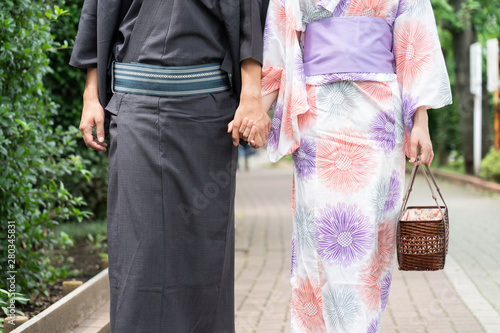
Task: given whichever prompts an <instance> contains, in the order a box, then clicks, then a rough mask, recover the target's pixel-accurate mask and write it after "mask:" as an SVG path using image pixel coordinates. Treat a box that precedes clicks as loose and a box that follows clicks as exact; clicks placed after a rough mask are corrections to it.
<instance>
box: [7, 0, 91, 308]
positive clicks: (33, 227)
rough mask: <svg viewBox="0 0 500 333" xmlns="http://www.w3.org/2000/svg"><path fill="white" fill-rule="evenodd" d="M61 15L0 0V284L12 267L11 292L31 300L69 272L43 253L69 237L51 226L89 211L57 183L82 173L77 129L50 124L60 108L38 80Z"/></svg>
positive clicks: (30, 0)
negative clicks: (23, 295) (13, 284)
mask: <svg viewBox="0 0 500 333" xmlns="http://www.w3.org/2000/svg"><path fill="white" fill-rule="evenodd" d="M62 14H64V11H63V10H61V9H60V8H58V7H57V6H53V5H50V4H47V3H45V2H42V1H38V0H2V1H1V2H0V40H1V41H2V45H1V47H0V170H1V173H0V216H1V218H0V219H1V220H0V234H1V235H2V237H0V269H1V275H0V280H1V283H0V288H2V289H5V290H9V288H6V287H4V285H5V283H7V280H6V278H7V275H8V274H9V273H8V272H9V271H15V272H16V273H15V289H16V292H17V293H19V292H21V293H23V294H27V295H30V296H31V298H32V299H33V298H34V297H35V296H36V295H37V294H38V293H39V292H43V293H46V290H47V289H46V288H47V285H48V284H49V283H50V282H53V281H55V280H56V279H58V278H60V277H63V276H65V274H66V272H65V270H64V268H63V269H59V268H54V267H53V266H51V264H50V259H49V258H48V253H49V251H50V250H51V249H53V248H54V247H55V246H62V247H64V246H65V245H69V244H71V243H72V242H71V240H70V239H69V237H68V236H67V235H66V234H64V233H62V232H58V233H56V232H55V231H54V229H55V228H54V227H55V226H56V225H57V224H58V223H59V222H60V221H63V220H66V219H69V218H73V219H78V220H82V219H83V218H84V217H85V216H86V215H88V213H87V212H85V211H81V210H80V208H81V206H82V205H84V201H83V199H82V198H81V197H76V196H74V195H72V193H71V192H70V191H68V190H67V188H66V187H65V184H64V182H63V181H62V179H64V177H67V176H69V175H76V174H83V175H86V174H87V171H86V170H85V168H84V166H83V165H82V159H81V157H80V156H78V155H75V154H74V150H75V146H76V138H77V137H78V135H79V133H78V130H77V129H76V128H75V127H71V128H68V129H63V127H62V126H53V121H52V120H51V116H53V115H55V114H56V110H57V107H56V104H55V103H53V102H52V101H51V99H50V98H49V97H48V96H47V94H46V91H45V89H44V85H43V77H44V76H45V75H46V74H47V73H49V72H50V67H49V60H48V56H47V54H48V53H49V52H52V51H54V50H55V49H57V48H58V47H59V46H60V45H58V44H57V43H55V42H54V39H53V36H51V32H50V25H51V23H52V22H54V21H55V20H56V19H57V18H58V17H59V16H61V15H62ZM11 234H13V235H14V237H11V238H8V237H7V235H11ZM9 237H10V236H9ZM9 251H10V252H9ZM9 286H10V284H9ZM3 296H4V295H2V298H3Z"/></svg>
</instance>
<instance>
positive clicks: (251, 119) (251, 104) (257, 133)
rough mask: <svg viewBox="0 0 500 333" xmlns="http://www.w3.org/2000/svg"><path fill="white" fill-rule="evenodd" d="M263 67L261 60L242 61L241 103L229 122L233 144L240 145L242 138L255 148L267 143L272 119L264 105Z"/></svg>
mask: <svg viewBox="0 0 500 333" xmlns="http://www.w3.org/2000/svg"><path fill="white" fill-rule="evenodd" d="M261 72H262V68H261V65H260V63H259V62H257V61H255V60H253V59H245V60H243V61H242V63H241V80H242V91H241V96H240V105H239V106H238V109H236V112H235V114H234V119H233V121H231V122H230V123H229V124H228V133H229V132H232V136H233V144H234V145H235V146H237V145H238V143H239V141H240V138H241V139H243V140H246V141H249V142H250V144H251V145H252V147H253V148H260V147H262V146H264V145H265V144H266V140H267V136H268V134H269V131H270V130H271V120H270V119H269V116H268V115H267V112H266V111H265V110H264V109H263V107H262V98H261V95H260V78H261Z"/></svg>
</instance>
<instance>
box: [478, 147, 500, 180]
mask: <svg viewBox="0 0 500 333" xmlns="http://www.w3.org/2000/svg"><path fill="white" fill-rule="evenodd" d="M480 170H481V171H480V176H481V178H484V179H486V180H491V181H494V182H497V183H500V151H496V150H495V148H491V150H490V152H489V153H488V155H486V156H485V157H484V158H483V160H482V162H481V169H480Z"/></svg>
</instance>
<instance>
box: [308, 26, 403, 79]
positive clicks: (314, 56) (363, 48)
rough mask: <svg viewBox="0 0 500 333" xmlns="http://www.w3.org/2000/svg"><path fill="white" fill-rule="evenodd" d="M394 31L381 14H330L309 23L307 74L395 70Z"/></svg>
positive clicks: (390, 71) (391, 71) (385, 71)
mask: <svg viewBox="0 0 500 333" xmlns="http://www.w3.org/2000/svg"><path fill="white" fill-rule="evenodd" d="M393 61H394V55H393V53H392V32H391V28H390V26H389V24H388V23H387V22H386V21H385V20H384V19H381V18H378V17H331V18H327V19H323V20H319V21H315V22H311V23H309V24H308V25H307V29H306V31H305V33H304V72H305V75H306V76H311V75H322V74H331V73H392V74H394V68H393Z"/></svg>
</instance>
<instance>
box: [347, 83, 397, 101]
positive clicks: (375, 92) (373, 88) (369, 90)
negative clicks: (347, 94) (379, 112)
mask: <svg viewBox="0 0 500 333" xmlns="http://www.w3.org/2000/svg"><path fill="white" fill-rule="evenodd" d="M356 84H357V85H358V87H359V88H360V89H361V90H362V91H363V93H364V94H366V95H367V96H369V97H370V99H372V100H373V101H375V102H376V103H377V104H379V105H381V106H383V105H387V104H391V103H392V89H391V87H390V86H389V85H388V84H387V83H385V82H376V81H359V82H356Z"/></svg>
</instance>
